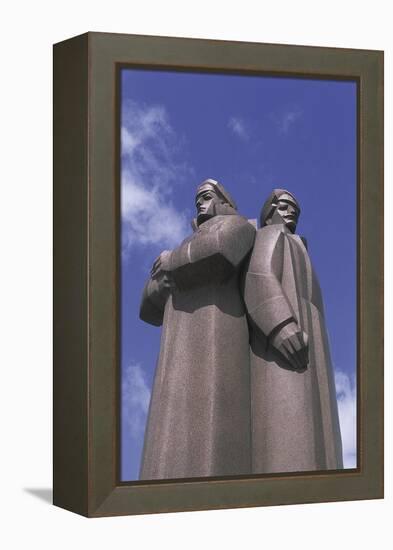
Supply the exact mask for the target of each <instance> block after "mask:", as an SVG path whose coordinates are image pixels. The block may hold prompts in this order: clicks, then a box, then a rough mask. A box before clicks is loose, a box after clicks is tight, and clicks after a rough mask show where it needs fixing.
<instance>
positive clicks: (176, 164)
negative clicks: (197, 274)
mask: <svg viewBox="0 0 393 550" xmlns="http://www.w3.org/2000/svg"><path fill="white" fill-rule="evenodd" d="M121 149H122V169H121V213H122V221H123V242H122V249H123V254H126V253H127V252H128V251H129V250H130V249H131V247H133V246H135V245H145V246H146V245H157V246H158V245H159V246H161V247H163V248H164V247H168V248H173V247H174V246H176V245H177V244H179V242H180V241H181V240H182V239H183V238H184V236H185V235H186V234H187V233H188V232H189V224H188V220H187V216H186V212H179V211H178V210H177V209H176V208H175V206H174V205H173V201H172V199H171V197H172V195H173V192H174V190H175V188H176V186H177V185H179V184H182V183H184V182H185V181H187V179H189V178H190V177H192V169H191V168H190V166H189V165H188V164H187V163H186V162H184V161H180V160H179V157H180V155H181V153H182V143H181V139H180V138H179V137H178V136H177V134H176V133H175V131H174V130H173V128H172V127H171V125H170V122H169V117H168V114H167V112H166V110H165V108H164V107H161V106H157V105H153V106H146V105H139V104H136V103H135V102H127V103H125V105H124V106H123V112H122V128H121Z"/></svg>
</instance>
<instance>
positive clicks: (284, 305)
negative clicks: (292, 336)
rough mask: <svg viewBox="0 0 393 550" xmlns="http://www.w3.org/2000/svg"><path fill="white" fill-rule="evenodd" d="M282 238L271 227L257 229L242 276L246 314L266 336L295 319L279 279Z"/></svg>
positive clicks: (278, 232) (295, 320)
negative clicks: (246, 266) (243, 279)
mask: <svg viewBox="0 0 393 550" xmlns="http://www.w3.org/2000/svg"><path fill="white" fill-rule="evenodd" d="M284 239H285V236H284V234H283V233H282V232H281V231H279V230H277V229H276V228H275V227H274V226H266V227H263V228H262V229H260V230H259V231H258V232H257V236H256V239H255V245H254V250H253V252H252V255H251V259H250V264H249V268H248V271H247V274H246V278H245V288H244V300H245V303H246V307H247V311H248V314H249V317H250V318H251V320H252V321H253V323H254V324H255V325H256V326H257V327H258V328H259V329H260V330H261V331H262V332H263V334H264V335H265V336H267V337H269V336H270V335H271V334H272V333H273V332H275V331H277V330H279V329H280V328H281V327H282V326H284V325H286V324H288V323H290V322H291V321H294V322H296V323H297V322H298V320H297V319H296V316H295V314H294V311H293V309H292V306H291V304H290V302H289V300H288V298H287V297H286V295H285V292H284V290H283V288H282V286H281V282H280V281H281V278H282V269H283V259H284Z"/></svg>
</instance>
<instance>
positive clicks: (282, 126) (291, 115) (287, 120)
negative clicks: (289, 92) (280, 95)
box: [272, 109, 303, 135]
mask: <svg viewBox="0 0 393 550" xmlns="http://www.w3.org/2000/svg"><path fill="white" fill-rule="evenodd" d="M302 115H303V113H302V111H301V110H300V109H290V110H286V111H284V112H282V113H280V114H273V115H272V119H273V120H274V122H275V124H276V127H277V131H278V133H279V134H282V135H287V134H288V133H289V132H290V130H291V129H292V127H293V126H294V124H295V123H296V122H297V121H298V120H299V119H300V118H301V117H302Z"/></svg>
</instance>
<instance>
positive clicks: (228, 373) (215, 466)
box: [140, 214, 255, 479]
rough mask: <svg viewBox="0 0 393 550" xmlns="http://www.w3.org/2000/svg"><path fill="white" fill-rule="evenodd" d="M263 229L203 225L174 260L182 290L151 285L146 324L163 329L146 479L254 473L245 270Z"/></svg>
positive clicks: (222, 219)
mask: <svg viewBox="0 0 393 550" xmlns="http://www.w3.org/2000/svg"><path fill="white" fill-rule="evenodd" d="M254 238H255V229H254V227H253V226H252V225H251V224H250V223H248V221H247V220H246V219H245V218H243V217H242V216H239V215H237V214H235V215H218V216H215V217H214V218H211V219H209V220H207V221H205V222H204V223H203V224H201V225H200V226H199V228H197V229H196V230H195V232H194V233H193V235H191V236H190V237H189V238H187V239H186V240H185V241H184V242H183V243H182V244H181V245H180V246H179V247H178V248H177V249H175V250H174V251H173V252H172V256H171V271H170V272H171V275H172V278H173V280H174V283H175V288H174V289H172V290H171V292H170V293H169V296H168V295H166V294H165V290H163V289H162V288H161V286H160V282H159V281H157V280H156V279H150V280H149V281H148V283H147V285H146V287H145V290H144V295H143V299H142V305H141V313H140V315H141V318H142V319H143V320H144V321H146V322H148V323H152V324H155V325H159V324H161V322H162V325H163V328H162V335H161V346H160V353H159V358H158V364H157V368H156V373H155V379H154V387H153V392H152V397H151V403H150V409H149V416H148V423H147V428H146V433H145V442H144V451H143V458H142V466H141V472H140V479H162V478H189V477H205V476H221V475H236V474H245V473H250V471H251V458H250V376H249V333H248V326H247V319H246V315H245V308H244V303H243V298H242V296H241V292H240V289H239V272H240V269H241V267H242V265H243V264H244V261H245V259H246V258H247V256H248V254H249V252H250V250H251V248H252V245H253V242H254Z"/></svg>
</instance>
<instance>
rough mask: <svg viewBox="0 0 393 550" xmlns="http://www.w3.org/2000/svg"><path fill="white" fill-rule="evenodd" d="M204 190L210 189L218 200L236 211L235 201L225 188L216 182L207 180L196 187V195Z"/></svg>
mask: <svg viewBox="0 0 393 550" xmlns="http://www.w3.org/2000/svg"><path fill="white" fill-rule="evenodd" d="M205 188H206V189H211V190H212V191H213V192H214V193H215V194H216V195H217V196H218V197H219V198H220V199H222V200H223V202H224V203H226V204H228V205H229V206H231V207H232V208H233V209H234V210H237V206H236V203H235V201H234V200H233V198H232V197H231V195H230V194H229V193H228V191H227V190H226V189H225V187H224V186H223V185H221V183H218V181H216V180H213V179H211V178H208V179H207V180H205V181H203V182H202V183H201V184H200V185H199V186H198V188H197V191H196V194H197V195H198V194H199V193H200V192H201V191H202V189H205Z"/></svg>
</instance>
